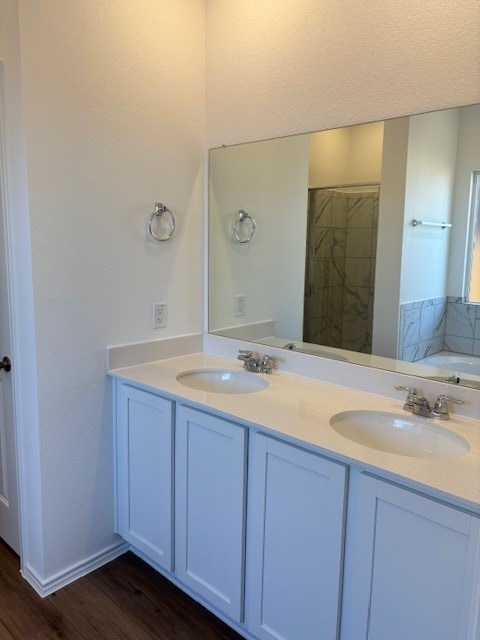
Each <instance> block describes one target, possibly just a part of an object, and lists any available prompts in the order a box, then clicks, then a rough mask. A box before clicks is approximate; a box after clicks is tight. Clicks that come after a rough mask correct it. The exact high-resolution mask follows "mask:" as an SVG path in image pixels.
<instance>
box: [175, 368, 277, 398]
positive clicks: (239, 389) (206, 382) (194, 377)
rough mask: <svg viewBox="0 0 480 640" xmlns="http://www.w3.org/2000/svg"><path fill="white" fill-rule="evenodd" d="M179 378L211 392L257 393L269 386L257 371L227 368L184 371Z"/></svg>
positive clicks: (179, 380)
mask: <svg viewBox="0 0 480 640" xmlns="http://www.w3.org/2000/svg"><path fill="white" fill-rule="evenodd" d="M177 380H178V382H180V384H183V385H185V386H186V387H190V388H191V389H197V390H198V391H208V392H210V393H255V392H257V391H262V390H263V389H266V388H267V387H268V386H269V384H268V381H267V380H265V378H263V377H260V376H259V375H258V374H256V373H247V372H246V371H245V372H244V371H228V370H226V369H196V370H194V371H183V372H182V373H179V374H178V376H177Z"/></svg>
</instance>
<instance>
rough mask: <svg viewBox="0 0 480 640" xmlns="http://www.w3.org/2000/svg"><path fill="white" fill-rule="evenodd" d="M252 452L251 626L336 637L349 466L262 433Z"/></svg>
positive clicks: (298, 639) (291, 635) (262, 633)
mask: <svg viewBox="0 0 480 640" xmlns="http://www.w3.org/2000/svg"><path fill="white" fill-rule="evenodd" d="M253 450H254V451H253V467H251V471H252V475H251V476H250V477H251V478H252V481H253V487H252V498H251V504H252V510H251V514H250V515H251V520H250V521H249V528H248V543H247V544H248V546H247V549H248V564H247V567H248V581H247V586H248V591H247V604H248V607H249V609H248V611H249V619H248V621H247V622H248V627H249V630H250V631H251V632H252V633H253V634H254V635H255V636H257V637H258V638H261V639H262V640H267V639H268V640H335V638H337V635H338V618H339V602H340V585H341V573H342V557H343V539H344V537H343V531H344V513H345V509H344V505H345V479H346V468H345V467H344V466H343V465H341V464H336V463H334V462H331V461H329V460H326V459H325V458H322V457H320V456H318V455H315V454H312V453H309V452H307V451H303V450H301V449H297V448H296V447H293V446H290V445H287V444H284V443H281V442H278V441H276V440H273V439H272V438H269V437H265V436H263V435H261V434H257V435H256V436H255V438H254V443H253ZM384 640H386V639H384Z"/></svg>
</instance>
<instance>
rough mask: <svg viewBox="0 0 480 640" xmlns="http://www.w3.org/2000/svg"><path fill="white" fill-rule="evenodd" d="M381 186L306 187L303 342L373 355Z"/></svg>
mask: <svg viewBox="0 0 480 640" xmlns="http://www.w3.org/2000/svg"><path fill="white" fill-rule="evenodd" d="M379 193H380V188H379V185H349V186H348V187H329V188H322V189H310V190H309V201H308V224H307V251H306V270H305V273H306V277H305V307H304V336H303V339H304V341H306V342H313V343H315V344H321V345H326V346H330V347H340V348H342V349H350V350H351V351H360V352H363V353H371V351H372V326H373V298H374V290H375V257H376V251H377V225H378V201H379Z"/></svg>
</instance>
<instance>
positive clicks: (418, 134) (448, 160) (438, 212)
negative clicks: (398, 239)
mask: <svg viewBox="0 0 480 640" xmlns="http://www.w3.org/2000/svg"><path fill="white" fill-rule="evenodd" d="M458 123H459V110H458V109H450V110H447V111H440V112H437V113H425V114H422V115H417V116H413V117H411V118H410V126H409V131H408V155H407V174H406V182H405V212H404V228H403V248H402V279H401V285H400V304H403V303H405V302H413V301H415V300H424V299H426V298H436V297H440V296H446V295H447V274H448V262H449V246H450V236H451V231H447V230H445V229H444V230H442V229H438V228H433V227H423V226H417V227H412V225H411V221H412V219H413V218H417V219H419V220H433V221H437V222H442V221H446V222H450V221H451V218H452V201H453V190H454V184H455V169H456V162H457V144H458Z"/></svg>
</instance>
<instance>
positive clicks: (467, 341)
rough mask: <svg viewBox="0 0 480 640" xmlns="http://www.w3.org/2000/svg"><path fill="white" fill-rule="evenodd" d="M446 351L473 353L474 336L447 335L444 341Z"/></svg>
mask: <svg viewBox="0 0 480 640" xmlns="http://www.w3.org/2000/svg"><path fill="white" fill-rule="evenodd" d="M444 349H445V351H454V352H455V353H466V354H468V355H472V354H473V338H462V337H461V336H450V335H448V334H446V335H445V342H444Z"/></svg>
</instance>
